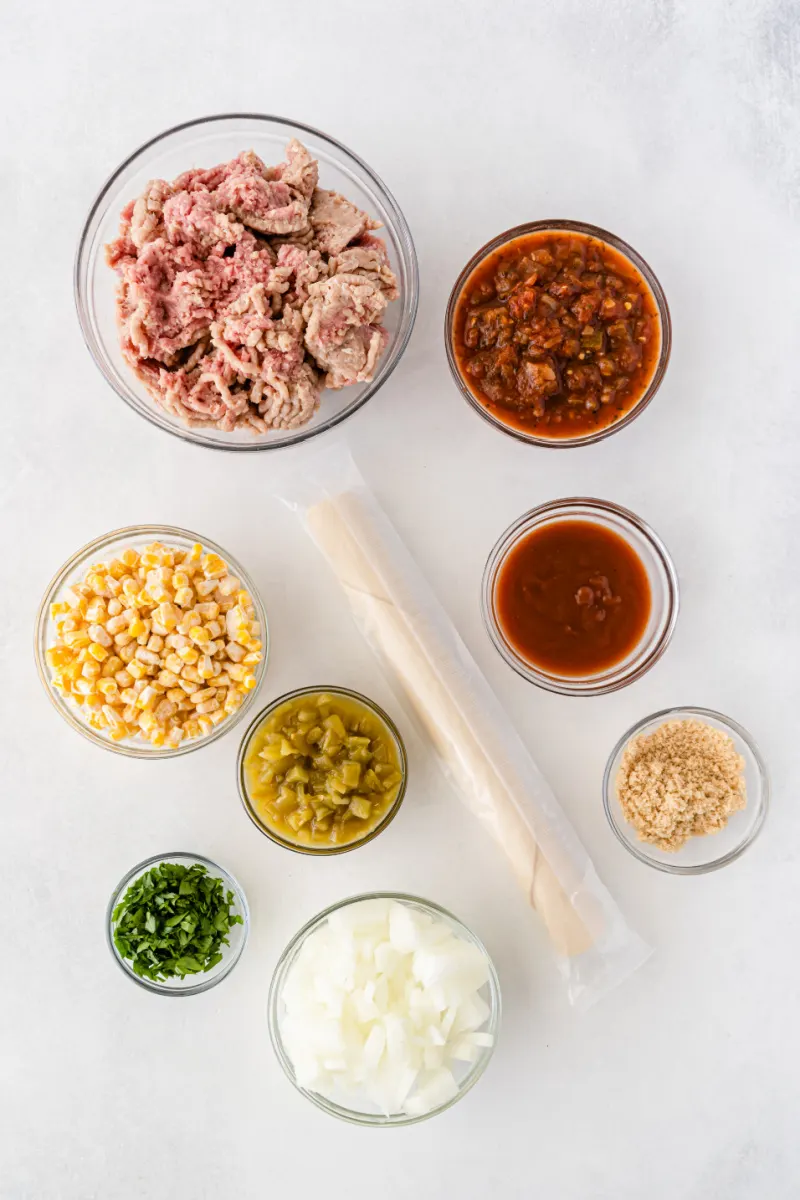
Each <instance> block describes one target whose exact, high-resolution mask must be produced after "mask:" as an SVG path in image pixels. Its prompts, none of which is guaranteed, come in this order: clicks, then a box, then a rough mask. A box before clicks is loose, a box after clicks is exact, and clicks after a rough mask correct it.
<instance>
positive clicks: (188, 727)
mask: <svg viewBox="0 0 800 1200" xmlns="http://www.w3.org/2000/svg"><path fill="white" fill-rule="evenodd" d="M183 732H184V734H185V735H186V737H187V738H196V737H199V736H200V723H199V721H197V720H195V719H193V718H192V719H190V720H188V721H186V722H185V724H184V726H183Z"/></svg>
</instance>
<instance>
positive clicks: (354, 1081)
mask: <svg viewBox="0 0 800 1200" xmlns="http://www.w3.org/2000/svg"><path fill="white" fill-rule="evenodd" d="M500 1009H501V1002H500V985H499V982H498V979H497V974H496V972H495V969H494V966H493V964H492V961H491V959H490V958H489V955H488V953H487V951H486V949H485V947H484V946H483V943H482V942H481V941H480V939H479V938H478V937H477V936H476V935H475V934H474V933H472V931H471V930H470V929H468V928H467V927H466V926H465V925H463V924H462V923H461V922H460V921H459V920H458V919H457V918H456V917H454V916H453V915H452V913H449V912H448V911H447V910H446V909H444V908H441V907H440V906H439V905H438V904H433V903H432V902H431V901H428V900H421V899H419V898H418V897H416V896H407V895H404V894H402V893H397V892H377V893H372V894H367V895H360V896H352V897H349V898H348V899H346V900H342V901H340V902H339V903H338V904H334V905H332V906H331V907H330V908H327V909H325V911H324V912H321V913H319V914H318V916H316V917H314V918H313V920H311V921H309V922H308V924H307V925H304V926H303V928H302V929H301V930H300V931H299V933H297V934H296V935H295V937H294V938H292V940H291V942H290V943H289V945H288V946H287V947H286V949H285V950H284V952H283V954H282V955H281V958H280V960H279V962H278V965H277V967H276V969H275V973H274V975H273V978H272V983H271V986H270V993H269V1032H270V1038H271V1040H272V1045H273V1048H274V1050H275V1054H276V1055H277V1058H278V1061H279V1062H280V1064H281V1066H282V1067H283V1070H284V1072H285V1073H286V1075H287V1077H288V1079H289V1080H290V1081H291V1083H293V1084H294V1086H295V1087H296V1088H297V1089H298V1091H299V1092H301V1093H302V1095H304V1096H305V1097H306V1098H307V1099H308V1100H310V1101H311V1103H312V1104H315V1105H316V1106H317V1107H318V1108H321V1109H322V1110H323V1112H327V1113H330V1114H331V1116H334V1117H339V1118H340V1119H341V1120H344V1121H348V1122H350V1123H351V1124H355V1125H377V1126H386V1125H412V1124H415V1123H416V1122H418V1121H424V1120H427V1118H428V1117H433V1116H436V1115H437V1113H441V1112H444V1111H445V1110H446V1109H448V1108H450V1107H451V1106H452V1105H453V1104H455V1103H456V1101H457V1100H460V1099H461V1097H462V1096H464V1095H465V1094H466V1093H467V1092H468V1091H469V1090H470V1088H472V1087H473V1086H474V1084H475V1083H477V1081H478V1079H479V1078H480V1077H481V1075H482V1074H483V1072H484V1070H485V1069H486V1067H487V1066H488V1063H489V1060H490V1058H491V1056H492V1052H493V1049H494V1045H495V1041H496V1037H497V1032H498V1029H499V1026H500Z"/></svg>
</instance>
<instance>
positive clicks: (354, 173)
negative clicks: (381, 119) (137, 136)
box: [74, 113, 419, 451]
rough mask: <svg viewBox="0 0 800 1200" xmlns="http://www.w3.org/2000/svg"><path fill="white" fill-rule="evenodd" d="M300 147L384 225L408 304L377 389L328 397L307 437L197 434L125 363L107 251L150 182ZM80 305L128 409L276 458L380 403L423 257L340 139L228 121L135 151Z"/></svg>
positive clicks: (92, 247) (103, 195)
mask: <svg viewBox="0 0 800 1200" xmlns="http://www.w3.org/2000/svg"><path fill="white" fill-rule="evenodd" d="M293 137H296V138H299V140H300V141H301V142H303V144H304V145H305V146H306V147H307V149H308V150H309V151H310V152H311V154H313V155H314V157H315V158H317V159H318V160H319V164H320V184H321V186H322V187H325V188H331V189H333V190H334V191H338V192H342V193H343V194H344V195H345V196H346V197H347V198H348V199H349V200H352V201H353V203H354V204H357V205H358V206H359V208H363V209H365V210H366V211H367V212H368V213H369V214H370V216H373V217H376V218H377V219H378V220H380V221H382V222H383V229H382V230H379V231H378V233H379V236H381V237H383V238H384V239H385V241H386V244H387V250H388V252H389V260H390V262H391V266H392V269H393V271H394V272H395V274H396V275H397V280H398V287H399V291H400V296H399V298H398V299H397V300H396V301H394V303H392V304H390V305H389V307H388V308H387V310H386V314H385V317H386V319H385V321H384V325H385V328H386V329H388V331H389V343H388V345H387V347H386V349H385V350H384V352H383V355H382V356H381V359H380V362H379V364H378V369H377V371H376V373H375V378H374V379H373V380H372V382H371V383H360V384H354V385H352V386H351V387H346V388H342V389H341V390H339V391H331V390H330V389H327V390H326V391H325V392H324V393H323V395H322V399H321V403H320V406H319V408H318V409H317V411H316V413H315V414H314V416H313V417H312V418H311V420H310V421H309V422H308V423H307V424H306V425H303V426H302V427H300V428H299V429H286V430H280V429H275V430H271V431H270V432H269V433H266V434H255V433H247V432H246V431H241V430H234V431H232V432H231V433H224V432H222V431H221V430H219V429H215V428H213V427H208V426H196V427H191V426H188V425H185V424H184V423H183V422H182V421H181V420H180V419H179V418H177V417H174V416H173V415H172V414H170V413H167V412H165V411H164V410H163V409H162V408H160V407H159V406H158V405H157V404H156V403H155V401H154V400H153V399H152V397H151V396H150V393H149V392H148V391H147V389H146V388H145V386H144V384H143V383H142V382H141V381H140V380H139V379H137V378H136V376H135V375H134V374H133V372H132V371H131V369H130V368H129V367H128V365H127V363H126V362H125V360H124V359H123V357H122V352H121V350H120V345H119V331H118V328H117V318H116V307H115V305H116V290H117V275H116V273H115V272H114V271H113V270H112V269H111V268H110V267H109V266H107V264H106V261H105V255H104V247H105V245H106V243H108V242H110V241H113V240H114V238H116V237H117V236H118V232H119V218H120V213H121V211H122V209H123V208H124V207H125V205H126V204H128V202H129V201H131V200H133V199H135V198H136V197H137V196H139V195H141V193H142V191H143V190H144V188H145V186H146V185H147V183H148V182H149V181H150V180H151V179H159V178H160V179H167V180H169V179H175V178H176V177H177V176H178V175H180V174H181V173H182V172H183V171H186V170H188V169H189V168H190V167H212V166H215V165H216V164H217V163H221V162H226V161H227V160H229V159H231V158H233V157H234V156H235V155H237V154H239V153H240V152H241V151H242V150H250V149H252V150H255V152H256V154H258V155H260V156H261V157H262V158H263V159H264V160H265V162H267V163H278V162H281V161H282V160H283V157H284V151H285V149H286V143H287V142H288V141H289V139H290V138H293ZM74 290H75V303H76V306H77V310H78V320H79V321H80V326H81V331H82V333H83V337H84V341H85V342H86V345H87V346H88V348H89V351H90V353H91V355H92V358H93V359H94V361H95V363H96V364H97V366H98V368H99V369H100V371H101V372H102V374H103V376H104V377H105V379H106V380H107V382H108V383H109V384H110V385H111V387H112V388H113V389H114V391H115V392H116V393H117V395H118V396H119V397H120V399H122V400H124V401H125V403H126V404H127V405H128V406H129V407H130V408H132V409H133V411H134V412H136V413H138V414H139V416H141V417H144V418H145V420H147V421H150V423H151V424H153V425H156V426H157V427H158V428H159V429H163V430H165V431H166V432H167V433H171V434H174V435H175V436H176V437H179V438H182V439H183V440H184V441H186V442H194V443H196V444H197V445H200V446H210V447H211V448H212V449H215V450H237V451H254V450H273V449H278V448H279V447H283V446H292V445H295V444H297V443H298V442H304V441H306V440H307V439H308V438H311V437H314V436H316V434H318V433H322V432H324V431H325V430H326V429H332V428H333V426H334V425H338V424H339V422H340V421H343V420H344V419H345V418H346V417H349V416H350V415H351V413H354V412H356V411H357V410H358V409H359V408H361V406H362V405H363V404H366V402H367V400H369V398H370V397H371V396H374V395H375V393H376V392H377V390H378V388H380V387H381V386H382V385H383V384H384V383H385V382H386V380H387V379H388V378H389V376H390V375H391V373H392V371H393V370H394V368H395V367H396V366H397V364H398V362H399V361H400V358H401V356H402V354H403V351H404V350H405V348H406V346H407V344H408V340H409V338H410V337H411V331H412V329H413V327H414V318H415V317H416V312H417V302H418V294H419V275H418V269H417V256H416V252H415V250H414V243H413V241H412V239H411V233H410V231H409V228H408V225H407V224H406V220H405V217H404V216H403V214H402V212H401V211H400V209H399V208H398V206H397V203H396V201H395V199H394V197H393V196H392V195H391V193H390V192H389V190H388V189H387V188H386V186H385V185H384V184H383V183H382V181H381V180H380V179H379V178H378V176H377V175H376V174H375V172H374V171H372V170H371V169H370V168H369V167H368V166H367V164H366V163H365V162H362V160H361V159H360V158H358V157H357V155H355V154H353V153H352V151H350V150H348V149H346V147H344V146H342V145H341V144H340V143H339V142H337V141H335V140H334V139H333V138H330V137H327V136H326V135H325V134H324V133H320V131H319V130H317V129H313V128H312V127H311V126H309V125H303V124H301V123H300V122H297V121H287V120H284V119H282V118H280V117H274V116H266V115H262V114H259V113H226V114H222V115H219V116H211V117H201V118H200V119H198V120H194V121H187V122H185V123H184V124H182V125H176V126H174V127H173V128H172V129H167V130H165V131H164V132H163V133H160V134H159V135H158V136H157V137H154V138H151V139H150V140H149V141H148V142H145V144H144V145H143V146H140V147H139V148H138V149H137V150H134V152H133V154H131V155H130V156H129V157H128V158H126V159H125V161H124V162H123V163H122V164H121V165H120V166H119V167H118V168H117V169H116V171H114V173H113V175H112V176H111V177H110V179H108V181H107V182H106V183H105V184H104V185H103V188H102V189H101V191H100V193H99V195H98V196H97V198H96V200H95V201H94V202H93V204H92V207H91V209H90V210H89V215H88V217H87V218H86V223H85V225H84V228H83V232H82V233H81V238H80V243H79V245H78V251H77V256H76V259H75V274H74Z"/></svg>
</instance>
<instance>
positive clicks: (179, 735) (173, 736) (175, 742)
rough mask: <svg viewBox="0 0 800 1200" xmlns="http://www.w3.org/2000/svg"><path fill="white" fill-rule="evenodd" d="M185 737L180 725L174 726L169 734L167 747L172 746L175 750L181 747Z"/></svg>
mask: <svg viewBox="0 0 800 1200" xmlns="http://www.w3.org/2000/svg"><path fill="white" fill-rule="evenodd" d="M183 737H184V731H183V730H182V729H181V727H180V725H173V726H172V729H170V731H169V733H168V734H167V745H168V746H172V747H173V748H174V747H175V746H180V744H181V742H182V741H183Z"/></svg>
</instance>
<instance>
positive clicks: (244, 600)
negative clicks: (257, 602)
mask: <svg viewBox="0 0 800 1200" xmlns="http://www.w3.org/2000/svg"><path fill="white" fill-rule="evenodd" d="M236 603H237V604H238V605H239V607H240V608H243V609H250V608H252V606H253V597H252V596H251V595H250V593H249V592H245V591H241V592H237V593H236Z"/></svg>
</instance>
